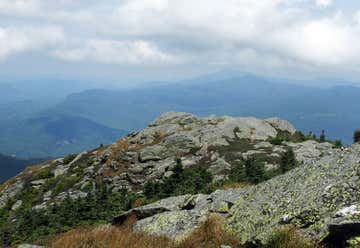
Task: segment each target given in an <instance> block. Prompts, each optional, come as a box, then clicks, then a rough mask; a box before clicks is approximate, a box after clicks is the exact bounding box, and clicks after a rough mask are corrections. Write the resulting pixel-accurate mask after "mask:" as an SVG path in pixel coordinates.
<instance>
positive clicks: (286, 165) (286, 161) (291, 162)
mask: <svg viewBox="0 0 360 248" xmlns="http://www.w3.org/2000/svg"><path fill="white" fill-rule="evenodd" d="M295 167H296V159H295V154H294V151H293V149H292V148H291V147H288V149H287V150H286V152H285V153H284V154H283V155H282V156H281V160H280V170H281V173H285V172H287V171H289V170H291V169H293V168H295Z"/></svg>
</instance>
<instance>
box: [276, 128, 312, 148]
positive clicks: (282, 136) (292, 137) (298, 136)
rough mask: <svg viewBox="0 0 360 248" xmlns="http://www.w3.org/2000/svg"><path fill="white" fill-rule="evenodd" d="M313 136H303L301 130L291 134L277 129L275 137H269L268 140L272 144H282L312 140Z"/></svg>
mask: <svg viewBox="0 0 360 248" xmlns="http://www.w3.org/2000/svg"><path fill="white" fill-rule="evenodd" d="M312 139H314V137H313V136H312V135H308V136H305V135H304V134H303V133H302V132H300V131H296V132H295V133H293V134H290V133H289V132H286V131H281V130H278V133H277V135H276V137H275V138H269V142H270V143H271V144H273V145H282V143H283V142H286V141H287V142H294V143H299V142H304V141H306V140H312Z"/></svg>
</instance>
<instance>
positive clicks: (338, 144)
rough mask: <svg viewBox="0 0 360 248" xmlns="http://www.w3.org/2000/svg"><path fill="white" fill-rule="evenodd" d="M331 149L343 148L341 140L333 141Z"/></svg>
mask: <svg viewBox="0 0 360 248" xmlns="http://www.w3.org/2000/svg"><path fill="white" fill-rule="evenodd" d="M333 147H334V148H341V147H343V144H342V142H341V140H335V142H334V145H333Z"/></svg>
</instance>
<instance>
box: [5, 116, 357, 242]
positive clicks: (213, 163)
mask: <svg viewBox="0 0 360 248" xmlns="http://www.w3.org/2000/svg"><path fill="white" fill-rule="evenodd" d="M284 135H285V136H287V137H295V136H296V135H297V132H296V130H295V128H294V127H293V126H292V125H291V124H290V123H288V122H287V121H284V120H280V119H278V118H271V119H265V120H262V119H256V118H235V117H228V116H224V117H215V116H212V117H206V118H198V117H196V116H194V115H192V114H188V113H167V114H164V115H162V116H161V117H159V118H158V119H157V120H155V121H154V122H153V123H151V124H150V125H149V127H147V128H146V129H144V130H142V131H140V132H136V133H131V134H129V135H128V136H127V137H125V138H123V139H121V140H119V141H118V142H115V143H114V144H112V145H109V146H101V147H99V148H97V149H95V150H92V151H87V152H83V153H81V154H77V155H73V156H68V157H66V158H61V159H57V160H53V161H49V162H46V163H43V164H40V165H38V166H33V167H30V168H28V169H27V170H25V171H24V172H22V173H21V174H19V175H18V176H16V177H14V178H12V179H11V180H9V181H8V182H6V183H5V184H3V185H1V186H0V208H3V207H5V206H6V205H8V204H9V203H11V206H10V211H11V212H14V213H15V212H16V211H18V210H19V209H20V210H21V209H22V208H24V205H26V206H27V207H28V206H29V205H30V207H31V209H34V210H42V209H46V208H48V207H49V206H52V205H54V204H58V203H61V202H62V201H64V200H65V199H66V198H67V197H71V198H72V199H78V198H85V197H87V196H88V195H89V194H90V193H91V192H94V191H96V190H97V189H98V187H99V185H102V186H104V185H105V186H106V187H107V188H111V190H112V191H113V192H119V191H121V189H123V188H126V189H128V190H130V191H131V192H134V193H136V194H139V195H141V194H142V192H143V189H144V185H145V184H146V183H147V182H149V181H162V180H164V179H165V178H168V177H171V175H172V174H173V173H174V172H173V169H174V167H175V166H176V160H177V159H180V161H181V164H182V165H183V166H184V167H185V168H190V167H194V166H199V165H201V166H205V167H206V168H207V170H208V171H209V172H210V173H211V174H212V176H213V180H214V182H216V181H219V180H223V179H226V178H227V177H228V176H229V172H230V171H231V169H232V168H233V166H234V165H235V164H237V163H238V162H239V161H242V160H244V159H248V158H252V157H254V158H256V159H261V160H262V161H264V163H265V167H266V170H268V171H272V170H276V169H277V168H278V167H279V163H280V158H281V156H282V154H284V153H285V151H286V149H287V148H288V147H292V148H293V150H294V153H295V156H296V159H297V160H298V161H299V162H300V163H301V164H300V165H299V166H298V167H297V168H295V169H293V170H291V171H290V172H288V173H286V174H284V175H281V176H277V177H275V178H273V179H271V180H269V181H266V182H263V183H260V184H258V185H255V186H248V187H246V188H237V189H229V190H218V191H215V192H213V193H211V194H209V195H206V194H197V195H184V196H175V197H172V198H167V199H163V200H161V201H159V202H156V203H153V204H150V205H146V206H143V207H139V208H134V209H131V210H129V211H127V212H125V213H119V214H118V216H117V217H115V218H114V219H113V221H112V222H113V224H116V225H119V224H121V223H123V222H124V221H126V220H127V218H129V217H130V216H132V215H136V216H137V218H138V221H137V222H136V223H135V224H134V227H133V229H134V230H135V231H145V232H147V233H150V234H155V235H161V236H167V237H170V238H173V239H182V238H183V237H185V236H186V235H188V234H189V233H191V231H192V230H194V229H195V228H196V227H198V226H199V225H201V223H203V222H204V221H205V220H206V219H207V218H208V217H209V215H210V214H212V213H217V214H220V215H221V216H223V218H224V220H225V223H226V227H227V229H228V230H229V231H232V232H235V233H237V234H238V236H239V237H240V238H241V241H242V243H262V242H264V241H265V240H266V239H267V237H268V236H269V234H270V233H271V232H272V230H273V229H274V228H276V227H278V226H281V225H286V224H293V225H295V226H297V227H298V228H300V229H302V230H304V232H305V233H306V234H307V235H308V236H309V237H311V238H312V239H314V240H317V241H320V242H322V241H324V242H331V243H334V244H336V243H343V241H344V240H346V239H349V238H352V237H356V236H359V235H360V230H359V229H360V190H359V187H360V179H359V178H360V146H359V145H354V146H352V147H349V148H343V149H334V148H333V145H332V144H330V143H327V142H324V143H319V142H317V141H315V140H307V141H304V142H299V141H296V140H295V139H289V140H287V141H284V142H280V143H279V142H271V140H272V139H274V138H276V137H279V136H284ZM29 191H31V192H32V194H33V193H34V192H36V197H35V198H34V199H31V201H29V199H28V198H26V197H25V196H24V194H25V193H26V192H29ZM10 216H11V215H10Z"/></svg>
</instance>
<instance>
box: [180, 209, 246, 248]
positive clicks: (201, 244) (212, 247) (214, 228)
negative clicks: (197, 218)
mask: <svg viewBox="0 0 360 248" xmlns="http://www.w3.org/2000/svg"><path fill="white" fill-rule="evenodd" d="M221 245H229V246H231V247H240V243H239V240H238V239H237V237H236V236H234V235H233V234H231V233H229V232H227V231H225V229H224V228H223V220H222V218H221V217H219V216H217V215H212V216H210V218H209V219H208V220H207V221H206V222H205V223H204V224H203V225H202V226H201V227H199V228H198V229H196V230H195V231H194V232H193V233H192V234H191V235H190V236H189V237H188V238H186V239H185V240H184V241H182V242H181V243H180V244H177V245H176V248H219V247H220V246H221Z"/></svg>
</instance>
